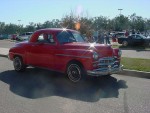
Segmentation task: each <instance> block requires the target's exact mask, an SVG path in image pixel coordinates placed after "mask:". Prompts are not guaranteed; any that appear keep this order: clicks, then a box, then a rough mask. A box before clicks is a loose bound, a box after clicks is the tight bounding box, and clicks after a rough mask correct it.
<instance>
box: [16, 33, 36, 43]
mask: <svg viewBox="0 0 150 113" xmlns="http://www.w3.org/2000/svg"><path fill="white" fill-rule="evenodd" d="M32 34H33V32H25V33H22V34H21V35H19V36H17V37H16V40H18V41H24V40H29V38H30V37H31V35H32Z"/></svg>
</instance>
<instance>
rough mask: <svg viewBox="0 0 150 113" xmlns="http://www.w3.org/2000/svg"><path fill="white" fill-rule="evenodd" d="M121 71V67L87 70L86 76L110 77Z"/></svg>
mask: <svg viewBox="0 0 150 113" xmlns="http://www.w3.org/2000/svg"><path fill="white" fill-rule="evenodd" d="M122 70H123V65H121V66H119V67H109V68H105V69H101V68H99V69H95V70H92V71H91V70H88V71H87V74H88V75H90V76H105V75H110V74H115V73H118V72H120V71H122Z"/></svg>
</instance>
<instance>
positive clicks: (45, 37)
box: [37, 33, 55, 44]
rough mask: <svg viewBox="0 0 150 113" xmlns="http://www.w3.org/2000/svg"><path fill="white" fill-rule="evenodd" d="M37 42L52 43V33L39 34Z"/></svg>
mask: <svg viewBox="0 0 150 113" xmlns="http://www.w3.org/2000/svg"><path fill="white" fill-rule="evenodd" d="M37 42H39V43H49V44H54V43H55V41H54V39H53V35H52V34H46V33H43V34H40V35H39V36H38V39H37Z"/></svg>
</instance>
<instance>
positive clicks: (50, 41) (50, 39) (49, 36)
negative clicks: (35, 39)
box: [48, 34, 55, 44]
mask: <svg viewBox="0 0 150 113" xmlns="http://www.w3.org/2000/svg"><path fill="white" fill-rule="evenodd" d="M48 40H49V43H50V44H54V43H55V41H54V38H53V35H52V34H48Z"/></svg>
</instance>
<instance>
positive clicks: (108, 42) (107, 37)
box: [105, 34, 110, 44]
mask: <svg viewBox="0 0 150 113" xmlns="http://www.w3.org/2000/svg"><path fill="white" fill-rule="evenodd" d="M105 41H106V44H110V40H109V35H108V34H106V35H105Z"/></svg>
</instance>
